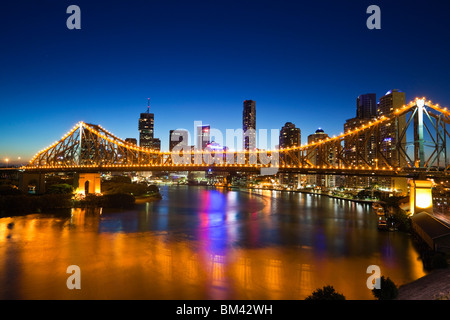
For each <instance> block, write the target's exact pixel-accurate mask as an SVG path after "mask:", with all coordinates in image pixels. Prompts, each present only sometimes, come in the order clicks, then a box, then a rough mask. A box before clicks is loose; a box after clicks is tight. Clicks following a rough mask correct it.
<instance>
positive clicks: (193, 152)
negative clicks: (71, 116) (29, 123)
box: [22, 97, 450, 170]
mask: <svg viewBox="0 0 450 320" xmlns="http://www.w3.org/2000/svg"><path fill="white" fill-rule="evenodd" d="M418 103H421V104H423V105H426V106H427V107H430V108H432V109H434V110H436V111H438V112H441V113H442V114H444V115H446V116H447V117H449V116H450V112H449V111H448V110H447V108H441V107H440V106H439V104H432V102H431V100H428V101H426V98H425V97H423V98H421V99H420V98H416V99H415V100H414V101H411V102H410V103H409V104H407V105H403V106H402V108H399V109H396V110H394V116H398V115H401V114H403V113H406V112H408V111H409V110H410V109H411V108H413V107H414V106H416V105H418ZM391 120H392V118H391V117H386V116H384V115H383V116H381V117H379V118H378V119H376V120H374V121H369V123H368V124H365V125H364V124H363V125H362V126H361V127H359V128H356V129H354V130H349V131H347V132H346V133H341V134H340V135H338V136H333V137H332V138H329V137H327V138H326V139H324V140H319V141H316V142H313V143H309V144H305V145H301V146H295V147H289V148H280V149H279V150H239V151H221V153H222V154H233V155H248V154H259V153H266V154H271V153H275V152H287V151H304V150H308V149H311V148H313V147H316V146H319V145H321V144H324V143H333V142H340V141H342V139H343V138H346V137H348V136H351V135H354V134H355V133H358V132H361V131H366V130H369V129H371V128H373V127H374V126H376V125H379V124H382V123H384V122H388V121H391ZM95 126H96V127H98V128H100V129H101V130H102V131H103V132H104V133H105V134H106V135H105V134H104V133H103V132H100V131H99V130H97V129H95V128H94V126H93V125H89V124H86V123H85V122H83V121H80V122H78V123H77V124H76V125H75V126H74V127H73V128H72V129H71V130H70V131H68V132H67V133H66V134H65V135H64V136H62V137H61V140H59V141H55V142H54V143H53V144H52V145H50V146H48V147H47V148H45V149H43V150H40V151H39V152H38V153H37V154H36V155H35V156H34V157H33V158H32V159H31V161H30V162H29V165H28V166H24V167H22V168H30V166H32V163H33V162H34V161H35V160H36V159H37V158H38V157H39V156H40V155H42V154H43V153H45V152H47V151H49V150H50V149H51V148H54V147H56V146H57V145H58V144H60V143H63V142H64V141H65V140H66V139H67V138H69V137H70V136H71V135H73V134H74V132H75V131H76V130H80V134H82V133H81V129H82V128H86V129H87V130H88V131H90V132H91V133H93V134H95V135H97V136H98V137H100V138H102V139H105V140H106V141H108V142H110V143H113V144H115V145H117V146H121V147H124V148H126V149H130V150H134V151H137V152H142V153H146V154H153V155H172V154H176V152H175V153H174V152H167V151H163V152H161V151H158V150H153V149H149V148H144V147H139V146H136V145H134V144H132V143H129V142H127V141H124V140H123V139H120V138H117V137H116V136H115V135H114V134H112V133H111V132H109V131H108V130H106V129H105V128H103V127H101V126H100V125H95ZM184 153H187V154H191V155H199V154H205V153H206V152H205V151H203V150H195V149H194V150H189V151H188V152H183V154H184ZM210 153H211V152H210V151H208V154H210ZM216 165H218V166H234V167H242V166H244V167H253V166H258V167H268V165H263V164H229V163H224V164H218V163H216ZM85 166H89V165H80V166H77V165H72V166H70V165H69V166H47V165H45V166H39V168H45V169H48V168H55V169H59V168H77V167H85ZM95 166H96V165H95ZM120 166H121V165H117V164H108V165H104V167H120ZM130 166H133V167H134V166H141V167H142V166H144V167H152V166H158V167H159V166H211V164H173V163H170V164H166V163H162V164H129V165H126V167H130ZM275 167H277V166H275ZM278 167H279V168H308V169H326V168H325V166H314V165H310V166H302V165H299V166H291V165H281V166H278ZM347 168H348V169H349V170H394V168H393V167H381V168H373V167H370V166H367V167H365V166H348V167H347ZM328 169H344V170H345V169H346V167H345V166H335V167H333V166H328ZM397 170H401V168H397Z"/></svg>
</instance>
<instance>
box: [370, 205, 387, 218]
mask: <svg viewBox="0 0 450 320" xmlns="http://www.w3.org/2000/svg"><path fill="white" fill-rule="evenodd" d="M372 209H373V210H374V211H375V212H376V213H377V215H379V216H384V208H383V206H382V205H381V204H379V203H378V202H374V203H372Z"/></svg>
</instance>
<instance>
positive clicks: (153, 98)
mask: <svg viewBox="0 0 450 320" xmlns="http://www.w3.org/2000/svg"><path fill="white" fill-rule="evenodd" d="M73 4H75V5H77V6H79V8H80V12H81V14H80V17H81V19H80V24H81V29H72V30H70V29H68V28H67V25H66V22H67V19H68V18H69V17H70V16H71V13H66V10H67V7H68V6H69V5H73ZM370 5H378V6H379V8H380V10H381V16H380V17H381V19H380V21H381V29H373V30H370V29H368V28H367V25H366V21H367V19H368V18H369V17H370V16H371V14H368V13H366V10H367V8H368V7H369V6H370ZM449 12H450V2H449V1H445V0H428V1H413V2H411V1H403V0H397V1H378V0H371V1H365V0H345V1H323V0H318V1H299V0H297V1H275V0H272V1H262V0H240V1H235V0H226V1H224V0H209V1H197V0H190V1H173V0H164V1H163V0H159V1H142V0H141V1H138V0H128V1H124V0H123V1H122V0H121V1H81V0H71V1H65V0H39V1H36V0H33V1H31V0H30V1H23V0H2V1H1V2H0V45H1V49H0V114H1V117H0V163H2V162H4V159H6V158H8V159H10V160H9V161H10V163H12V162H17V161H18V158H19V157H20V158H21V160H20V161H19V162H25V161H28V160H29V159H30V158H31V157H32V156H33V155H34V154H35V153H36V152H37V151H39V150H41V149H43V148H45V147H47V146H48V145H50V144H52V143H53V142H54V141H56V140H59V139H60V138H61V136H62V135H64V134H65V133H66V132H67V131H68V130H69V129H70V128H72V127H73V126H74V125H75V124H76V123H77V122H79V121H85V122H87V123H94V124H100V125H101V126H102V127H104V128H106V129H108V130H109V131H111V132H112V133H114V134H115V135H116V136H118V137H120V138H123V139H124V138H138V137H139V132H138V118H139V115H140V113H141V112H146V110H147V98H150V111H151V112H153V113H154V115H155V137H157V138H160V139H161V146H162V150H168V141H169V130H171V129H178V128H185V129H188V130H190V131H191V132H192V133H193V130H194V121H202V122H203V123H204V124H209V125H210V126H211V127H212V128H216V129H218V130H221V131H222V132H223V133H225V132H226V129H233V130H236V129H239V128H242V109H243V101H244V100H246V99H251V100H255V101H256V127H257V130H258V129H266V130H268V132H270V130H271V129H278V130H279V129H281V127H282V126H283V125H284V124H285V123H286V122H292V123H294V124H295V125H296V126H297V127H299V128H300V129H301V134H302V142H303V143H306V141H307V137H308V135H309V134H312V133H314V131H315V130H316V129H317V128H319V127H321V128H323V129H324V131H325V132H326V133H328V134H329V135H330V136H332V135H334V134H336V135H337V134H339V133H340V132H342V131H343V125H344V122H345V120H346V119H349V118H352V117H355V115H356V98H357V97H358V96H359V95H361V94H365V93H376V94H377V99H379V98H380V97H381V96H383V95H384V94H385V93H386V92H387V91H389V90H391V89H400V90H401V91H404V92H405V93H406V100H407V102H408V101H410V100H413V99H414V98H415V97H417V96H418V97H422V96H425V97H427V98H428V99H431V100H432V101H433V102H435V103H439V104H440V105H442V106H450V82H449V78H448V77H449V75H450V59H449V56H448V53H449V52H450V41H448V39H449V31H450V19H448V13H449Z"/></svg>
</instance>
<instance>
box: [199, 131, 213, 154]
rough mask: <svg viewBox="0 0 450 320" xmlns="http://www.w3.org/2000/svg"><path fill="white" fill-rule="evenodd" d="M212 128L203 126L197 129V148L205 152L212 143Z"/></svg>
mask: <svg viewBox="0 0 450 320" xmlns="http://www.w3.org/2000/svg"><path fill="white" fill-rule="evenodd" d="M210 131H211V127H210V126H209V125H201V126H198V127H197V148H198V149H199V150H204V149H205V148H206V146H207V145H208V144H209V143H210V142H211V141H210Z"/></svg>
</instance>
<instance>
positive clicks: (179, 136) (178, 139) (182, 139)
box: [169, 129, 189, 151]
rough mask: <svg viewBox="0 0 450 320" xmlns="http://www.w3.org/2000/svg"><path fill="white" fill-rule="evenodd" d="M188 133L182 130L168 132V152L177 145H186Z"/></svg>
mask: <svg viewBox="0 0 450 320" xmlns="http://www.w3.org/2000/svg"><path fill="white" fill-rule="evenodd" d="M188 137H189V131H187V130H184V129H177V130H170V135H169V150H170V151H172V150H173V148H174V147H175V146H176V145H178V144H181V145H185V146H187V145H188Z"/></svg>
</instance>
